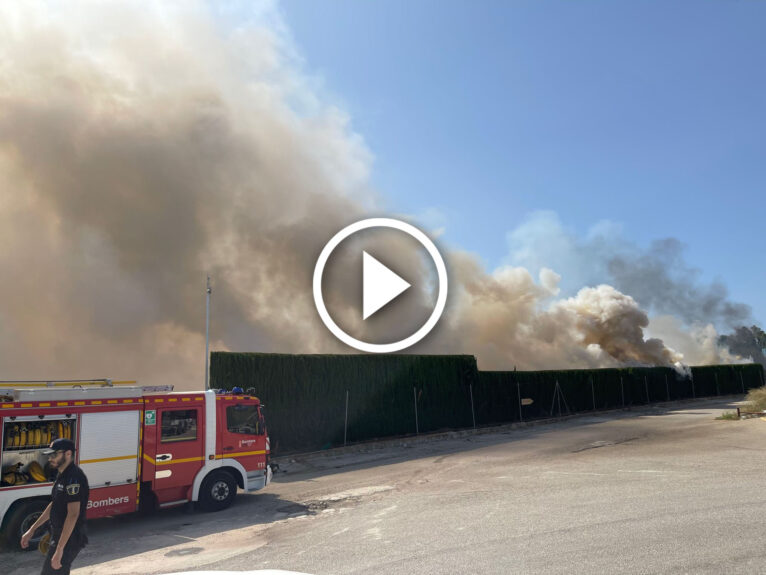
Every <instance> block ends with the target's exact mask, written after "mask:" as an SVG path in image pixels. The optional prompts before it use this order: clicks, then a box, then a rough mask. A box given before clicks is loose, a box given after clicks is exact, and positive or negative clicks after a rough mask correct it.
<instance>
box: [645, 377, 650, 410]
mask: <svg viewBox="0 0 766 575" xmlns="http://www.w3.org/2000/svg"><path fill="white" fill-rule="evenodd" d="M644 389H646V404H647V405H649V404H650V403H651V401H649V382H648V381H646V376H644Z"/></svg>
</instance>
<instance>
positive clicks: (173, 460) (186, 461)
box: [155, 457, 205, 465]
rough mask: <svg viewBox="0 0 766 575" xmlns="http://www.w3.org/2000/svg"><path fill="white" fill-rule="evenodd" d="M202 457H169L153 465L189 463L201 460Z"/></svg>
mask: <svg viewBox="0 0 766 575" xmlns="http://www.w3.org/2000/svg"><path fill="white" fill-rule="evenodd" d="M204 459H205V458H204V457H187V458H186V459H171V460H170V461H157V462H156V463H155V465H173V464H174V463H190V462H192V461H203V460H204Z"/></svg>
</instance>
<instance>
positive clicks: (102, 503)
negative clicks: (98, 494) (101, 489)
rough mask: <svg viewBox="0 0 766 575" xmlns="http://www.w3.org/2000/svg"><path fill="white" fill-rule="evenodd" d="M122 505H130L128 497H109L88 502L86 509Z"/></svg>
mask: <svg viewBox="0 0 766 575" xmlns="http://www.w3.org/2000/svg"><path fill="white" fill-rule="evenodd" d="M122 503H130V497H128V496H127V495H126V496H125V497H109V498H108V499H100V500H98V501H90V500H88V507H87V508H88V509H91V508H95V507H106V506H109V505H120V504H122Z"/></svg>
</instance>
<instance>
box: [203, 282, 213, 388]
mask: <svg viewBox="0 0 766 575" xmlns="http://www.w3.org/2000/svg"><path fill="white" fill-rule="evenodd" d="M211 293H213V290H212V288H211V287H210V276H207V289H206V294H207V295H206V296H205V391H207V390H208V389H210V294H211Z"/></svg>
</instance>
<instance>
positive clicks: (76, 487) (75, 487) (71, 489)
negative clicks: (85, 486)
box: [66, 483, 80, 495]
mask: <svg viewBox="0 0 766 575" xmlns="http://www.w3.org/2000/svg"><path fill="white" fill-rule="evenodd" d="M66 492H67V493H68V494H69V495H77V494H78V493H80V484H79V483H72V484H71V485H67V486H66Z"/></svg>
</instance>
